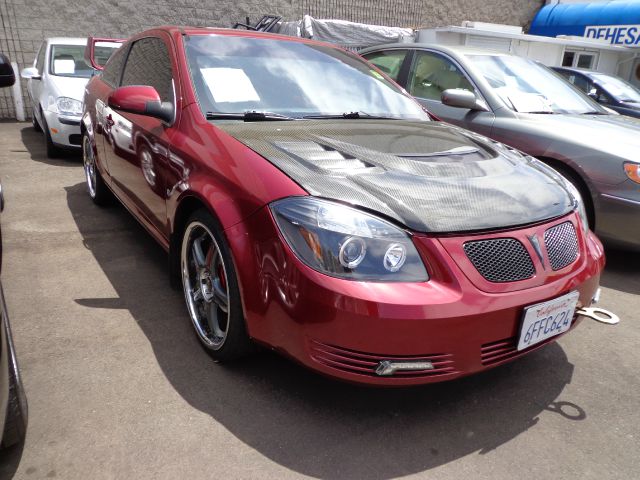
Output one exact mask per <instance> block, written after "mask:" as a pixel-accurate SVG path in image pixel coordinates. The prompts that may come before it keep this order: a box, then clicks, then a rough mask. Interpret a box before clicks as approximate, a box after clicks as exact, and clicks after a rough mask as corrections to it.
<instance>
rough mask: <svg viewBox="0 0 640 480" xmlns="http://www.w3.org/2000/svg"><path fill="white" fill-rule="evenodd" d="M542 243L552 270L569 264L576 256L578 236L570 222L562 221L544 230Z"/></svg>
mask: <svg viewBox="0 0 640 480" xmlns="http://www.w3.org/2000/svg"><path fill="white" fill-rule="evenodd" d="M544 245H545V247H546V248H547V254H548V255H549V262H550V263H551V268H553V270H560V269H562V268H564V267H566V266H567V265H571V264H572V263H573V262H575V261H576V259H577V258H578V237H577V236H576V229H575V228H573V224H572V223H571V222H564V223H561V224H559V225H556V226H555V227H551V228H550V229H548V230H547V231H546V232H544Z"/></svg>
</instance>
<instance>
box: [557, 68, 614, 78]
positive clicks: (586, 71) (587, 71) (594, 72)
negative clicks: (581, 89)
mask: <svg viewBox="0 0 640 480" xmlns="http://www.w3.org/2000/svg"><path fill="white" fill-rule="evenodd" d="M551 68H553V69H554V70H566V71H569V72H575V73H581V74H583V75H586V76H587V77H594V76H596V77H597V76H603V77H613V78H617V76H616V75H612V74H611V73H604V72H598V71H597V70H590V69H588V68H578V67H551Z"/></svg>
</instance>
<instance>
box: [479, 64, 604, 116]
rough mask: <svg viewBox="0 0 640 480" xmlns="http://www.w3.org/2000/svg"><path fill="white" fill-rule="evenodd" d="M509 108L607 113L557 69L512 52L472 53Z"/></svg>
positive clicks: (533, 110)
mask: <svg viewBox="0 0 640 480" xmlns="http://www.w3.org/2000/svg"><path fill="white" fill-rule="evenodd" d="M468 58H469V60H471V63H472V64H473V66H474V67H476V69H477V70H479V71H480V73H481V74H482V75H483V76H484V78H485V80H486V81H487V82H488V83H489V85H490V86H491V87H492V88H493V90H494V91H495V92H496V93H497V94H498V95H499V96H500V98H502V100H503V101H504V102H505V103H506V104H507V106H508V107H509V108H511V109H512V110H515V111H516V112H524V113H578V114H580V113H606V111H605V110H604V109H602V108H601V107H600V106H598V104H597V103H595V102H594V101H592V100H591V99H590V98H589V97H587V96H586V95H584V94H582V93H580V92H578V91H577V90H576V89H574V88H573V87H572V86H571V85H569V84H568V83H567V82H566V81H564V80H562V79H561V78H560V77H559V76H558V75H557V74H556V73H554V72H552V71H551V70H549V69H548V68H546V67H544V66H542V65H540V64H538V63H536V62H533V61H531V60H528V59H525V58H520V57H514V56H510V55H469V56H468Z"/></svg>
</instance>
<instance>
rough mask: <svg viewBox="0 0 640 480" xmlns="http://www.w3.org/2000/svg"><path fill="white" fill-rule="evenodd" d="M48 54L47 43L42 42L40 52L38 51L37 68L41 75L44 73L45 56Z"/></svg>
mask: <svg viewBox="0 0 640 480" xmlns="http://www.w3.org/2000/svg"><path fill="white" fill-rule="evenodd" d="M46 52H47V43H46V42H42V45H40V50H38V56H37V58H36V68H37V69H38V72H39V73H40V75H42V74H43V73H44V54H45V53H46Z"/></svg>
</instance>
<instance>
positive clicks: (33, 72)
mask: <svg viewBox="0 0 640 480" xmlns="http://www.w3.org/2000/svg"><path fill="white" fill-rule="evenodd" d="M20 76H21V77H22V78H26V79H27V80H29V79H31V80H40V79H41V78H42V76H41V75H40V72H39V71H38V69H37V68H36V67H27V68H23V69H22V71H21V72H20Z"/></svg>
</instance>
